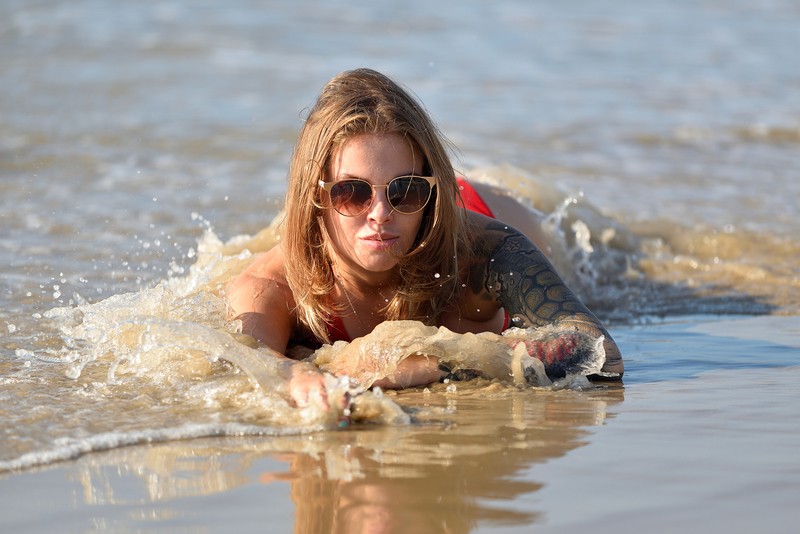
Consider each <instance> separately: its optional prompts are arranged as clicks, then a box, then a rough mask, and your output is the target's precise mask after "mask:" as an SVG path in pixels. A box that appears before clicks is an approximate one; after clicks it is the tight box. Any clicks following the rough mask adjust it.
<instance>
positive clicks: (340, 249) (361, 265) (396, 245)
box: [322, 134, 425, 277]
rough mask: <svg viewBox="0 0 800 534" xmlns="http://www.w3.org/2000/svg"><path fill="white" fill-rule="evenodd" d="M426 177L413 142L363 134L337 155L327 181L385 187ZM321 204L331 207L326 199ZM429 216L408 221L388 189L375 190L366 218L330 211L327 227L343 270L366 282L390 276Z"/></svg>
mask: <svg viewBox="0 0 800 534" xmlns="http://www.w3.org/2000/svg"><path fill="white" fill-rule="evenodd" d="M422 172H423V161H422V159H421V156H420V155H419V154H417V153H416V152H415V151H414V149H413V148H412V145H411V143H410V142H409V141H408V140H406V139H404V138H403V137H401V136H400V135H398V134H363V135H359V136H356V137H354V138H352V139H350V140H349V141H347V142H346V143H345V144H344V145H343V146H342V147H341V149H339V150H338V151H336V152H335V153H334V155H333V160H332V162H331V166H330V169H329V174H328V176H327V177H326V181H339V180H348V179H353V178H360V179H362V180H365V181H367V182H369V183H371V184H373V185H386V184H388V183H389V182H390V181H391V180H392V179H394V178H397V177H398V176H405V175H409V174H417V175H420V174H422ZM322 198H323V202H327V201H328V200H327V198H326V193H322ZM424 211H425V210H422V211H419V212H417V213H413V214H409V215H407V214H403V213H399V212H397V211H395V210H393V209H392V207H391V205H389V202H388V201H387V199H386V188H385V187H378V188H376V189H374V192H373V201H372V205H371V206H370V207H369V208H368V209H367V210H366V211H365V212H364V213H362V214H361V215H357V216H355V217H345V216H344V215H341V214H339V213H338V212H336V211H335V210H333V209H327V210H325V212H324V221H325V226H326V229H327V231H328V234H329V235H330V238H331V240H332V245H333V252H334V254H335V255H336V261H337V263H338V264H339V265H340V268H344V269H347V270H349V271H351V272H354V274H361V275H362V276H367V277H369V276H370V275H371V274H373V275H374V274H379V273H388V272H389V271H391V270H392V269H393V268H394V267H395V266H396V265H397V263H398V260H399V257H400V256H402V255H404V254H405V253H407V252H408V251H409V249H410V248H411V245H412V244H413V243H414V239H415V237H416V236H417V231H418V230H419V226H420V224H421V222H422V216H423V213H424ZM340 274H341V273H340Z"/></svg>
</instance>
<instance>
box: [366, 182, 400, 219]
mask: <svg viewBox="0 0 800 534" xmlns="http://www.w3.org/2000/svg"><path fill="white" fill-rule="evenodd" d="M372 190H373V191H374V193H373V197H372V204H371V205H370V207H369V211H368V212H367V217H368V218H369V219H370V220H372V221H375V222H376V223H379V224H384V223H386V222H387V221H389V220H391V218H392V215H393V214H394V208H393V207H392V205H391V204H389V197H387V196H386V194H387V188H386V187H385V186H384V187H380V186H377V187H373V189H372Z"/></svg>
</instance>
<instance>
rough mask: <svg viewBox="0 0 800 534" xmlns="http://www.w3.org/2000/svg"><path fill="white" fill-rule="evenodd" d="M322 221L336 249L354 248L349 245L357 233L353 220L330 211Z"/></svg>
mask: <svg viewBox="0 0 800 534" xmlns="http://www.w3.org/2000/svg"><path fill="white" fill-rule="evenodd" d="M322 221H323V223H324V224H325V230H326V231H327V233H328V237H330V240H331V241H332V243H331V244H332V245H333V246H334V248H335V249H337V250H342V249H350V248H352V245H350V244H349V243H350V242H351V241H352V236H354V235H355V231H356V230H355V228H354V227H353V221H352V218H349V217H342V216H341V215H339V214H337V213H335V212H334V211H333V210H328V211H326V212H325V215H323V217H322Z"/></svg>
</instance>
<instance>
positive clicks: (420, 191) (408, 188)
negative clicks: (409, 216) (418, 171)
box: [386, 176, 431, 213]
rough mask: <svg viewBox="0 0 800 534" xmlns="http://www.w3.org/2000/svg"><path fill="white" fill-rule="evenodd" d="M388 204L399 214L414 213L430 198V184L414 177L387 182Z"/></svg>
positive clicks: (403, 177) (404, 177)
mask: <svg viewBox="0 0 800 534" xmlns="http://www.w3.org/2000/svg"><path fill="white" fill-rule="evenodd" d="M386 195H387V197H388V199H389V204H391V205H392V207H393V208H394V209H396V210H397V211H399V212H400V213H416V212H418V211H419V210H421V209H422V208H424V207H425V205H426V204H427V203H428V200H429V199H430V198H431V184H430V183H428V181H427V180H425V179H423V178H418V177H416V176H401V177H400V178H395V179H394V180H392V181H391V182H389V188H388V190H387V191H386Z"/></svg>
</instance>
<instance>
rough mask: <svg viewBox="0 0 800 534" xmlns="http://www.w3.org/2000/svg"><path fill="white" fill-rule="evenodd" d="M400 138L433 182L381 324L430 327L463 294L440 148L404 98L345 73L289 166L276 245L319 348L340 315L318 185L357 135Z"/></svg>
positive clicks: (372, 74)
mask: <svg viewBox="0 0 800 534" xmlns="http://www.w3.org/2000/svg"><path fill="white" fill-rule="evenodd" d="M368 133H375V134H398V135H400V136H402V137H404V138H405V139H407V140H408V141H410V142H411V144H412V146H413V148H414V151H415V152H416V153H419V154H421V155H422V156H423V159H424V174H430V175H432V176H435V177H436V180H437V183H436V187H435V188H434V193H433V197H432V198H431V201H430V202H429V203H428V205H427V206H426V208H425V211H424V212H423V219H422V224H421V225H420V230H419V233H418V234H417V237H416V240H415V242H414V245H412V247H411V250H410V251H409V252H408V253H407V254H405V255H404V256H403V257H401V258H400V261H399V263H398V274H399V277H400V286H399V288H398V291H397V293H396V294H395V295H394V297H393V298H392V299H391V301H390V302H389V304H388V305H387V307H386V309H385V313H386V317H387V319H417V320H420V321H423V322H425V323H427V324H433V323H434V322H435V321H436V318H437V317H438V316H439V314H440V313H441V312H442V311H444V310H446V309H448V307H450V306H451V304H452V303H453V301H454V299H455V298H456V297H457V296H458V295H459V294H460V292H461V282H460V278H461V276H460V275H461V272H460V266H459V262H458V260H459V258H460V257H462V254H463V251H464V250H465V246H466V219H465V214H464V209H463V208H462V207H461V206H460V204H459V202H460V193H459V187H458V184H457V182H456V177H455V173H454V171H453V167H452V164H451V163H450V158H449V156H448V154H447V151H446V149H445V142H444V141H443V138H442V136H441V134H440V133H439V130H438V128H437V127H436V126H435V125H434V123H433V121H431V119H430V118H429V117H428V114H427V113H426V112H425V110H424V108H423V107H422V105H421V104H419V103H418V102H417V101H416V100H415V99H414V98H413V97H412V96H411V95H410V94H409V93H408V92H407V91H405V90H404V89H403V88H401V87H400V86H399V85H397V84H396V83H395V82H393V81H392V80H391V79H389V78H388V77H386V76H385V75H383V74H381V73H379V72H376V71H374V70H371V69H356V70H352V71H346V72H343V73H341V74H339V75H337V76H335V77H334V78H333V79H332V80H331V81H329V82H328V83H327V84H326V85H325V87H324V88H323V89H322V92H321V94H320V96H319V98H318V99H317V102H316V104H315V105H314V107H313V108H312V109H311V112H310V113H309V115H308V118H307V120H306V122H305V124H304V126H303V128H302V129H301V131H300V134H299V137H298V140H297V144H296V145H295V148H294V153H293V154H292V159H291V163H290V166H289V189H288V193H287V195H286V206H285V212H286V218H285V220H284V224H283V231H282V234H283V235H282V238H283V247H284V254H285V258H286V278H287V281H288V283H289V287H290V288H291V290H292V293H293V295H294V298H295V303H296V305H297V309H296V312H297V316H298V318H299V320H300V321H301V322H302V323H303V324H305V325H306V326H307V327H308V328H309V329H310V330H311V331H312V332H313V334H314V335H315V336H316V337H317V338H318V339H319V340H321V341H323V342H330V339H329V337H328V329H327V328H326V324H327V323H329V322H330V318H331V316H332V315H336V314H337V313H340V312H341V311H342V309H341V307H337V306H336V305H335V304H334V303H333V302H332V301H331V299H330V294H331V292H332V291H333V287H334V283H335V273H334V271H333V262H332V258H331V257H330V252H329V247H328V246H326V239H327V237H326V233H325V229H324V226H323V224H322V217H321V214H322V211H321V210H322V209H323V208H322V199H321V196H320V188H319V187H318V181H319V180H320V179H322V180H325V179H326V173H327V171H328V169H329V166H330V165H331V160H332V157H333V155H334V154H335V153H336V151H337V150H338V149H340V148H341V147H342V146H343V145H344V144H345V143H346V142H347V141H348V140H350V139H352V138H353V137H355V136H357V135H362V134H368Z"/></svg>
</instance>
